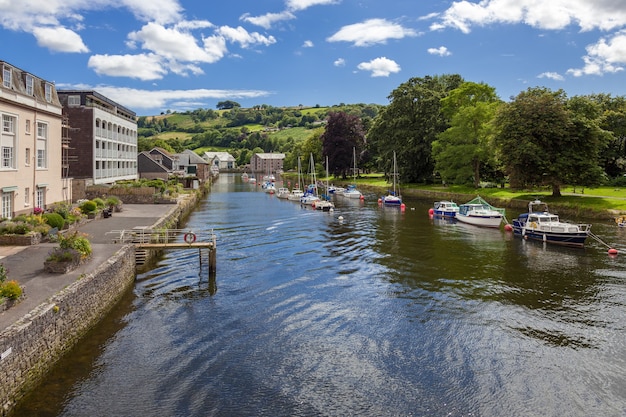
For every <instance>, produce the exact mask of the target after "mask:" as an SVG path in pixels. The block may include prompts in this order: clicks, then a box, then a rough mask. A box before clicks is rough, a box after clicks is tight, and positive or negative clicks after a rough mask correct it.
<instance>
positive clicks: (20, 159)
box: [0, 61, 72, 219]
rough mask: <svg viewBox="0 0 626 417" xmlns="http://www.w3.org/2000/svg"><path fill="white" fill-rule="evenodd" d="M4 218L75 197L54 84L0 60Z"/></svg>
mask: <svg viewBox="0 0 626 417" xmlns="http://www.w3.org/2000/svg"><path fill="white" fill-rule="evenodd" d="M0 67H2V83H1V84H0V114H1V115H2V133H1V135H2V136H1V137H0V158H1V162H0V217H2V218H7V219H10V218H13V217H15V216H16V215H18V214H22V213H32V212H33V210H34V209H35V208H36V207H37V208H41V209H45V208H47V207H49V206H50V205H51V204H53V203H56V202H61V201H64V202H70V201H71V199H72V190H71V179H70V177H69V175H68V173H67V171H65V170H64V169H65V168H66V165H64V163H66V162H67V160H66V154H65V152H66V150H67V146H68V143H67V140H66V139H67V138H66V137H64V134H63V132H67V124H66V123H64V118H63V107H62V106H61V103H60V102H59V97H58V95H57V91H56V88H55V86H54V84H53V83H51V82H49V81H46V80H44V79H42V78H39V77H37V76H35V75H33V74H31V73H29V72H27V71H24V70H22V69H20V68H18V67H16V66H14V65H11V64H9V63H8V62H4V61H0Z"/></svg>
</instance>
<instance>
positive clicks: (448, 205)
mask: <svg viewBox="0 0 626 417" xmlns="http://www.w3.org/2000/svg"><path fill="white" fill-rule="evenodd" d="M458 212H459V206H458V204H456V203H455V202H454V201H447V200H442V201H436V202H435V204H434V205H433V212H432V214H433V215H434V216H437V217H450V218H452V217H456V215H457V213H458Z"/></svg>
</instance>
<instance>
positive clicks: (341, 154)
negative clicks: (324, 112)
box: [321, 112, 365, 178]
mask: <svg viewBox="0 0 626 417" xmlns="http://www.w3.org/2000/svg"><path fill="white" fill-rule="evenodd" d="M321 139H322V156H327V157H328V165H329V171H330V172H332V173H333V175H335V176H338V175H341V176H342V177H343V178H346V176H347V174H348V172H350V170H351V169H352V166H353V165H354V158H353V154H354V153H355V152H356V154H357V155H360V154H361V151H362V150H363V149H364V148H365V133H364V132H363V126H362V124H361V119H360V118H359V117H358V116H355V115H351V114H348V113H345V112H332V113H330V114H329V115H328V119H327V124H326V129H325V130H324V133H323V134H322V138H321Z"/></svg>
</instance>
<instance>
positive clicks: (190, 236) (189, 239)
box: [185, 232, 196, 245]
mask: <svg viewBox="0 0 626 417" xmlns="http://www.w3.org/2000/svg"><path fill="white" fill-rule="evenodd" d="M195 241H196V234H195V233H194V232H187V233H185V243H188V244H190V245H191V244H192V243H194V242H195Z"/></svg>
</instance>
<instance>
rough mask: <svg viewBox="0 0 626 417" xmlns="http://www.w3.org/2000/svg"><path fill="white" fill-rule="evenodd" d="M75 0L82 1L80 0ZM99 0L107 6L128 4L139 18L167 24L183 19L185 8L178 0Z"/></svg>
mask: <svg viewBox="0 0 626 417" xmlns="http://www.w3.org/2000/svg"><path fill="white" fill-rule="evenodd" d="M70 1H72V0H70ZM74 1H76V2H80V0H74ZM99 2H100V3H101V4H103V5H106V7H107V8H108V7H120V6H126V7H127V8H128V9H130V11H131V12H132V13H133V14H134V15H135V16H136V17H137V18H138V19H139V20H142V21H146V22H151V21H154V22H156V23H159V24H162V25H165V24H168V23H174V22H178V21H179V20H181V19H182V16H181V14H182V12H183V8H182V6H181V5H180V3H179V2H178V0H148V1H146V0H121V1H115V0H104V1H103V0H100V1H99ZM80 3H82V2H80ZM96 3H98V1H96Z"/></svg>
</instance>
